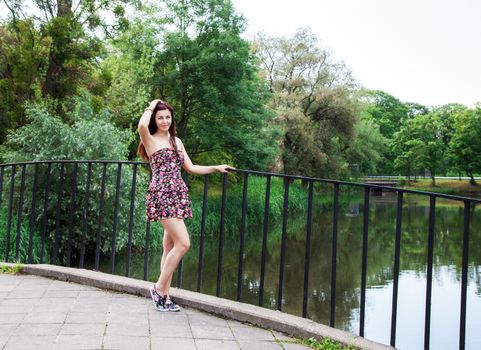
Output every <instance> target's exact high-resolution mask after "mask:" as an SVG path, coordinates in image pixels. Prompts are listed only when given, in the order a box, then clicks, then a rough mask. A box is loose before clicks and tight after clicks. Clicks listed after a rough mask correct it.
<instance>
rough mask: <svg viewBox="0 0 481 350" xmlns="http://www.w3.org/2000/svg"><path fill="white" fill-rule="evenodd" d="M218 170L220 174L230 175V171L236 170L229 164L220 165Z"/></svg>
mask: <svg viewBox="0 0 481 350" xmlns="http://www.w3.org/2000/svg"><path fill="white" fill-rule="evenodd" d="M216 169H217V171H218V172H219V173H228V172H229V171H232V170H235V168H234V167H232V166H230V165H227V164H222V165H218V166H217V167H216Z"/></svg>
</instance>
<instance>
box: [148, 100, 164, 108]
mask: <svg viewBox="0 0 481 350" xmlns="http://www.w3.org/2000/svg"><path fill="white" fill-rule="evenodd" d="M159 102H162V100H153V101H152V102H150V105H149V108H150V109H152V110H153V109H154V108H155V106H157V103H159Z"/></svg>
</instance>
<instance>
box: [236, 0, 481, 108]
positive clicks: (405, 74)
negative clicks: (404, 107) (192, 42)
mask: <svg viewBox="0 0 481 350" xmlns="http://www.w3.org/2000/svg"><path fill="white" fill-rule="evenodd" d="M233 3H234V6H235V8H236V10H237V12H239V13H241V14H243V15H244V17H245V18H246V19H247V21H248V29H247V31H246V33H245V34H244V37H245V38H246V39H250V38H251V37H252V36H253V35H254V34H256V33H257V32H259V31H261V30H263V31H265V32H266V33H267V34H269V35H272V36H290V35H292V34H293V33H294V32H295V31H296V29H297V28H300V27H309V28H310V29H311V30H312V32H313V33H314V34H316V36H317V37H318V39H319V41H320V44H321V45H322V46H323V47H327V48H329V49H330V50H331V52H332V54H333V57H334V58H335V59H339V60H343V61H344V62H345V63H346V64H347V66H348V67H349V68H350V69H351V70H352V72H353V75H354V77H355V78H356V79H357V80H358V81H359V82H360V83H361V84H362V85H363V86H365V87H366V88H369V89H376V90H384V91H386V92H388V93H389V94H391V95H393V96H395V97H397V98H398V99H400V100H401V101H404V102H417V103H420V104H423V105H426V106H432V105H441V104H446V103H451V102H457V103H462V104H464V105H467V106H469V107H473V106H474V103H476V102H481V1H480V0H329V1H327V0H296V1H285V0H284V1H282V0H277V1H275V0H233Z"/></svg>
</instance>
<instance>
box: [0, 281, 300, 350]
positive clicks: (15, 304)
mask: <svg viewBox="0 0 481 350" xmlns="http://www.w3.org/2000/svg"><path fill="white" fill-rule="evenodd" d="M0 349H1V350H12V349H21V350H28V349H36V350H37V349H38V350H41V349H54V350H60V349H69V350H75V349H112V350H113V349H119V350H122V349H128V350H143V349H152V350H154V349H163V350H164V349H165V350H170V349H172V350H204V349H205V350H217V349H219V350H224V349H225V350H230V349H236V350H239V349H246V350H256V349H262V350H270V349H276V350H280V349H285V350H302V349H309V347H306V346H303V345H300V344H296V343H295V340H294V339H293V338H290V337H287V336H285V335H283V334H282V333H279V332H275V331H270V330H265V329H261V328H258V327H254V326H251V325H247V324H243V323H240V322H237V321H231V320H225V319H223V318H219V317H215V316H212V315H210V314H207V313H204V312H201V311H197V310H194V309H189V308H183V309H182V311H181V312H178V313H160V312H158V311H155V310H154V308H153V305H152V302H151V300H150V299H147V298H143V297H138V296H133V295H129V294H122V293H116V292H111V291H106V290H103V289H99V288H95V287H90V286H85V285H81V284H77V283H71V282H63V281H58V280H53V279H49V278H44V277H39V276H33V275H24V274H18V275H11V274H2V273H0Z"/></svg>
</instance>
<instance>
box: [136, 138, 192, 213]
mask: <svg viewBox="0 0 481 350" xmlns="http://www.w3.org/2000/svg"><path fill="white" fill-rule="evenodd" d="M183 163H184V155H183V153H182V151H180V150H178V151H177V154H176V151H175V150H174V149H172V148H167V147H164V148H161V149H159V150H157V151H155V152H154V153H152V155H151V156H150V168H151V170H152V178H151V180H150V183H149V187H148V189H147V198H146V201H145V204H146V217H147V221H159V220H161V219H166V218H182V219H190V218H191V217H192V209H191V207H190V204H191V201H190V199H189V195H188V193H187V192H188V188H187V185H186V184H185V182H184V180H183V179H182V177H181V176H180V167H181V165H182V164H183Z"/></svg>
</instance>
